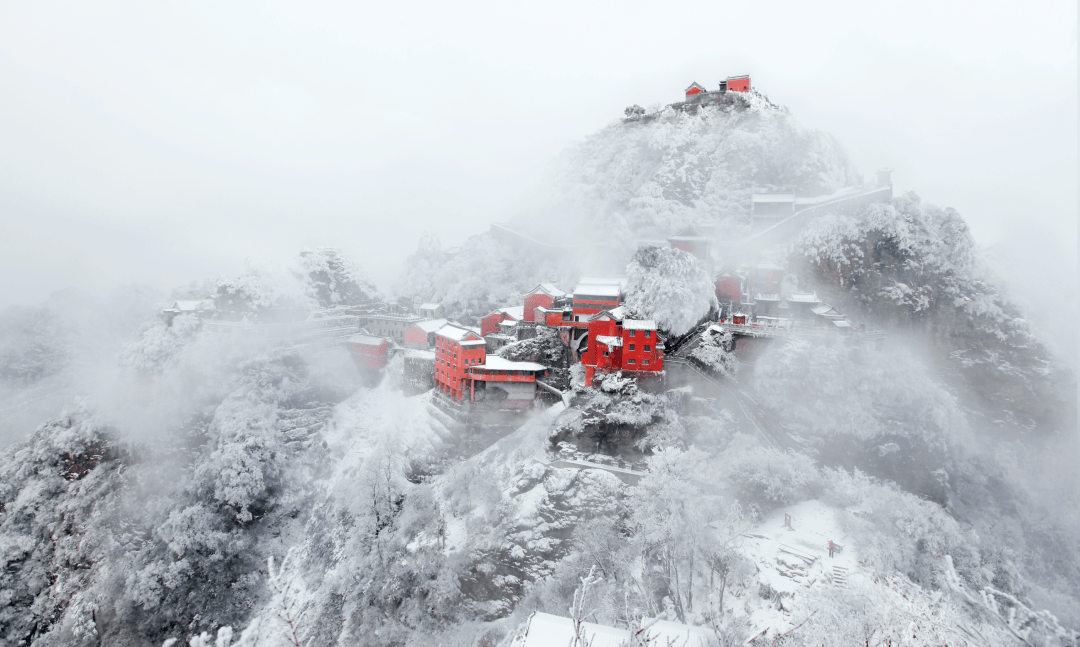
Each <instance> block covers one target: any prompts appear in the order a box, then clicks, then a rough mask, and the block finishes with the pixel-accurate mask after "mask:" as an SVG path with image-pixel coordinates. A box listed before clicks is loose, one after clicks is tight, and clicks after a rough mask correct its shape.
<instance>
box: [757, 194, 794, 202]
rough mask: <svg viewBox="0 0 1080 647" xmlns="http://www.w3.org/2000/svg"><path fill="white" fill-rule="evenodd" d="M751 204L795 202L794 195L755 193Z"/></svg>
mask: <svg viewBox="0 0 1080 647" xmlns="http://www.w3.org/2000/svg"><path fill="white" fill-rule="evenodd" d="M750 201H751V202H791V203H794V202H795V194H794V193H754V194H752V195H751V196H750Z"/></svg>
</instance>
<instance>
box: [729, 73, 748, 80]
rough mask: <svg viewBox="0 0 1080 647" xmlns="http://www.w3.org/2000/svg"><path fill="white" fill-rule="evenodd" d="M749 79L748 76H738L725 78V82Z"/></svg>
mask: <svg viewBox="0 0 1080 647" xmlns="http://www.w3.org/2000/svg"><path fill="white" fill-rule="evenodd" d="M749 78H750V75H749V74H740V75H739V76H729V77H728V78H727V80H728V81H741V80H742V79H749Z"/></svg>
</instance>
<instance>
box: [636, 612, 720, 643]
mask: <svg viewBox="0 0 1080 647" xmlns="http://www.w3.org/2000/svg"><path fill="white" fill-rule="evenodd" d="M641 624H642V626H644V627H645V630H644V631H643V632H642V634H643V635H642V637H641V641H642V644H644V643H648V644H650V645H651V644H656V645H678V646H679V647H706V646H707V645H710V644H712V643H711V642H710V641H712V640H713V639H714V638H715V634H714V633H713V632H712V631H710V630H709V629H707V628H705V627H695V626H693V625H684V624H681V623H678V622H672V621H670V620H653V619H651V618H643V619H642V623H641Z"/></svg>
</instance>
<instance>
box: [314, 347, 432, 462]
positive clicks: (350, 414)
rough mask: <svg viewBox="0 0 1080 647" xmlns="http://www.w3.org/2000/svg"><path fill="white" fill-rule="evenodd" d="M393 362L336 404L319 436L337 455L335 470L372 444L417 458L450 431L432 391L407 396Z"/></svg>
mask: <svg viewBox="0 0 1080 647" xmlns="http://www.w3.org/2000/svg"><path fill="white" fill-rule="evenodd" d="M393 363H396V364H400V363H401V360H400V359H398V358H395V359H394V360H393ZM393 368H394V367H393V366H391V367H389V370H387V374H386V375H385V376H384V377H383V380H382V382H380V383H379V385H378V386H376V387H374V388H370V389H367V388H364V389H359V390H358V391H357V392H356V393H354V394H353V395H352V396H350V397H349V398H348V399H347V400H345V401H344V402H342V403H340V404H339V405H337V407H335V410H334V415H333V417H332V418H331V420H330V422H329V423H328V424H327V428H326V432H325V435H324V438H325V439H326V442H327V444H328V446H329V449H330V454H331V455H332V456H336V457H338V458H339V459H340V460H339V461H338V466H337V468H338V470H341V469H351V468H353V467H355V466H356V465H357V464H358V463H360V462H361V461H362V460H363V458H364V457H366V456H368V455H370V454H371V453H372V451H373V450H375V449H376V448H385V449H387V450H389V451H392V452H394V453H397V454H404V455H406V456H408V457H410V458H419V457H422V456H427V455H431V454H433V453H435V452H436V451H437V450H439V449H440V448H442V447H443V446H444V445H445V443H446V442H447V441H448V440H449V439H450V437H451V431H450V430H449V429H448V428H447V426H446V425H445V424H443V422H441V421H440V416H439V415H438V414H437V412H436V411H435V409H434V407H433V406H432V404H431V398H432V392H431V391H429V392H427V393H424V394H421V395H418V396H411V397H410V396H406V395H405V394H404V393H403V392H402V391H401V389H400V387H399V386H398V384H399V380H398V379H397V378H398V375H399V374H400V366H398V367H397V368H398V369H399V370H398V371H397V372H395V371H393V370H392V369H393ZM333 480H337V479H336V478H335V479H333Z"/></svg>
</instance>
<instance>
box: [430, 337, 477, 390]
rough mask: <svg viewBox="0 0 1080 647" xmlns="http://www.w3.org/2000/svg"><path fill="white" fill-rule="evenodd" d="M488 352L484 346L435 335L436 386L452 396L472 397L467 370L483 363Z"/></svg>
mask: <svg viewBox="0 0 1080 647" xmlns="http://www.w3.org/2000/svg"><path fill="white" fill-rule="evenodd" d="M486 356H487V352H486V350H485V348H484V346H465V347H463V346H462V345H461V344H459V343H458V342H456V341H454V340H452V339H447V338H446V337H442V336H440V335H437V334H436V335H435V387H436V388H437V389H439V390H440V391H442V392H443V393H445V394H447V395H449V396H450V397H452V398H454V399H456V400H461V399H462V398H468V397H471V393H470V390H469V384H468V382H466V381H465V371H466V370H467V369H468V367H470V366H476V365H477V364H483V363H484V358H485V357H486Z"/></svg>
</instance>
